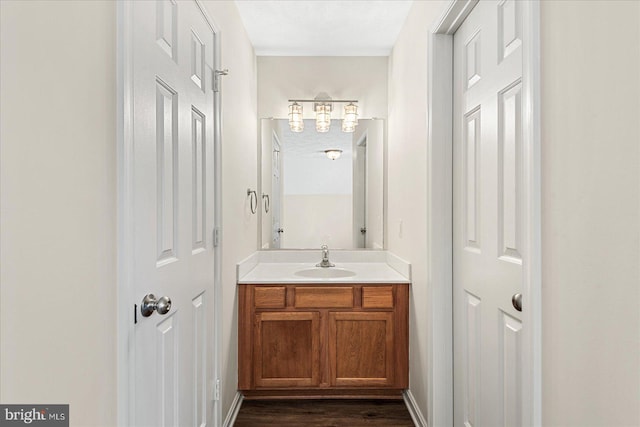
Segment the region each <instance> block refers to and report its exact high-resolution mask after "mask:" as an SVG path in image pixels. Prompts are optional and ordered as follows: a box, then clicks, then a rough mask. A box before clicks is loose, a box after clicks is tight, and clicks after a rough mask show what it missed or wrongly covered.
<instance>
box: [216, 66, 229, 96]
mask: <svg viewBox="0 0 640 427" xmlns="http://www.w3.org/2000/svg"><path fill="white" fill-rule="evenodd" d="M227 74H229V70H228V69H226V68H225V69H224V70H215V71H214V72H213V91H214V92H220V77H221V76H226V75H227Z"/></svg>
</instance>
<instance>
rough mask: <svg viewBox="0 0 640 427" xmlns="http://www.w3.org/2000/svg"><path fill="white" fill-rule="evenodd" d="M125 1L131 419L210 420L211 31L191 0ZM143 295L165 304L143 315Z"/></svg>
mask: <svg viewBox="0 0 640 427" xmlns="http://www.w3.org/2000/svg"><path fill="white" fill-rule="evenodd" d="M132 8H133V9H132V14H133V15H132V27H133V28H132V31H133V34H132V38H133V46H132V49H133V51H132V61H133V67H132V73H133V74H132V80H133V159H132V165H131V171H130V173H131V176H132V181H133V197H132V199H133V206H132V210H133V212H132V216H133V219H134V223H133V257H134V259H133V265H132V281H133V284H134V285H133V286H134V288H135V299H136V301H135V302H136V303H137V304H138V306H137V312H136V318H137V319H136V324H135V327H134V337H133V343H132V344H133V346H134V355H135V379H134V381H135V390H134V402H133V412H134V417H133V418H134V423H135V425H136V426H154V427H157V426H203V425H207V424H208V425H211V420H212V398H213V396H212V393H211V390H212V383H213V381H212V375H213V364H212V360H213V359H212V356H213V330H212V321H213V285H214V251H213V242H212V240H213V237H212V231H213V227H214V224H213V218H214V206H213V200H214V199H213V196H214V193H213V191H214V185H213V184H214V170H213V164H214V162H213V160H214V158H213V155H214V152H213V149H214V143H213V142H214V139H213V138H214V103H213V92H212V87H211V86H212V84H211V83H212V69H213V65H214V62H213V48H214V33H213V30H212V28H211V27H210V26H209V25H208V23H207V20H206V18H205V17H204V15H203V14H202V12H201V11H200V9H199V6H198V5H197V4H196V3H195V1H174V0H161V1H134V2H132ZM148 294H153V295H155V297H156V299H160V298H161V297H165V296H166V297H168V298H170V300H171V307H170V310H169V311H168V312H166V313H165V314H161V313H160V312H161V311H162V308H163V307H162V306H160V307H158V310H157V311H154V312H153V313H152V314H151V315H150V316H148V317H144V316H143V315H142V313H141V305H142V304H141V302H142V300H143V298H144V297H145V296H146V295H148ZM164 308H166V306H165V307H164Z"/></svg>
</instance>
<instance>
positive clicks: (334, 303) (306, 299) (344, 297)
mask: <svg viewBox="0 0 640 427" xmlns="http://www.w3.org/2000/svg"><path fill="white" fill-rule="evenodd" d="M295 307H296V308H351V307H353V288H352V287H351V286H331V287H329V286H323V287H314V286H298V287H296V294H295Z"/></svg>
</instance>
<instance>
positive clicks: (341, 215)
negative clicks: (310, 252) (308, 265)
mask: <svg viewBox="0 0 640 427" xmlns="http://www.w3.org/2000/svg"><path fill="white" fill-rule="evenodd" d="M352 203H353V202H352V197H351V194H308V195H304V194H289V195H285V196H284V197H283V212H282V213H283V216H282V219H283V224H284V225H285V232H284V233H283V234H282V237H281V238H282V247H283V248H306V249H319V248H320V246H322V245H328V246H329V248H330V249H342V248H346V249H352V248H353V241H352V237H351V235H352V232H351V230H352V216H351V212H352V207H353V204H352ZM345 219H346V220H345Z"/></svg>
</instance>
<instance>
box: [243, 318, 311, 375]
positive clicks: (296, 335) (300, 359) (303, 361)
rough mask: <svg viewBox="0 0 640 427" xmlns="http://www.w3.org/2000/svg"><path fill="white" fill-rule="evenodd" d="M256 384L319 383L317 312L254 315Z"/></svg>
mask: <svg viewBox="0 0 640 427" xmlns="http://www.w3.org/2000/svg"><path fill="white" fill-rule="evenodd" d="M254 339H255V341H254V342H255V346H254V364H253V366H254V377H255V385H256V387H265V388H274V387H276V388H277V387H310V386H318V385H319V384H320V314H319V313H318V312H295V313H294V312H287V313H278V312H271V313H258V314H256V328H255V337H254Z"/></svg>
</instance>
